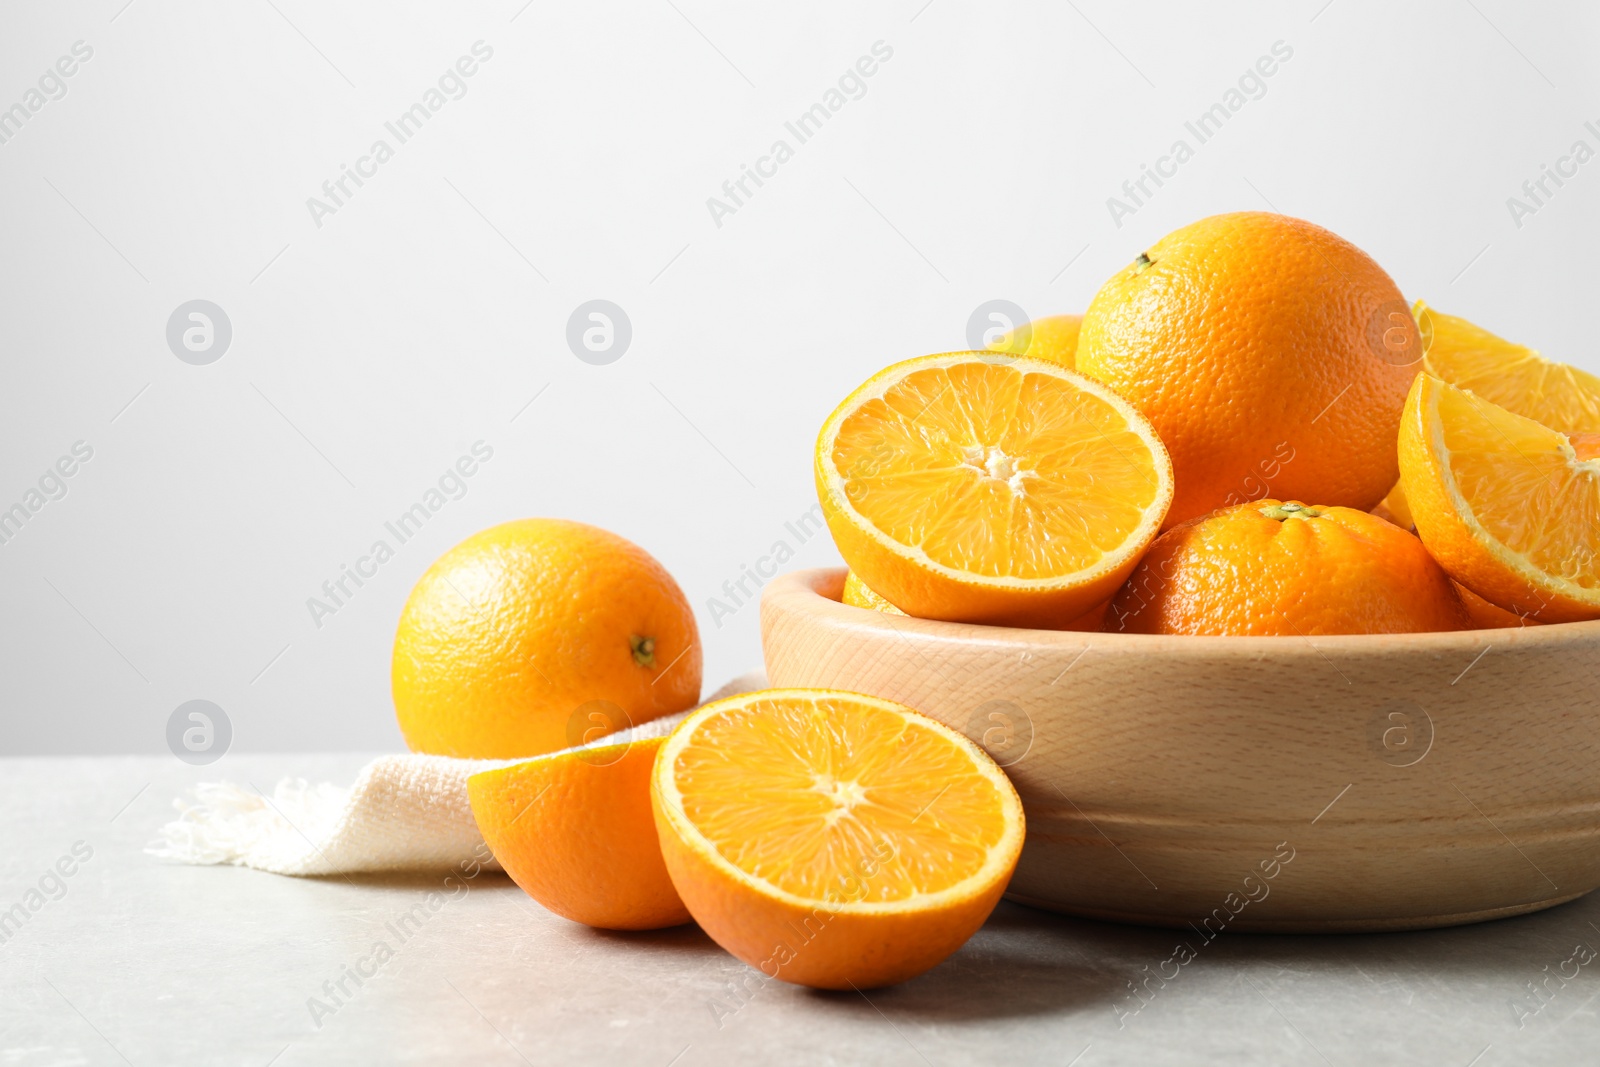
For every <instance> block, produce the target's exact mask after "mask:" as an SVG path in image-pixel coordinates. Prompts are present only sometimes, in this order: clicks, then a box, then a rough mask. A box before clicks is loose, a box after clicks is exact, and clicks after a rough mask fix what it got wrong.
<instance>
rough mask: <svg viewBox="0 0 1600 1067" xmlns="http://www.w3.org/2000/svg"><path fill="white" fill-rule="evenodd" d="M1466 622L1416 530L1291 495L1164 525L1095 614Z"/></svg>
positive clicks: (1142, 628) (1208, 625)
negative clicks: (1108, 605) (1111, 597)
mask: <svg viewBox="0 0 1600 1067" xmlns="http://www.w3.org/2000/svg"><path fill="white" fill-rule="evenodd" d="M1279 515H1281V516H1283V517H1282V518H1279V517H1275V516H1279ZM1302 516H1309V517H1302ZM1473 628H1474V626H1473V624H1472V622H1471V620H1470V619H1469V618H1468V616H1467V612H1466V609H1465V608H1464V607H1463V606H1462V604H1461V598H1460V597H1459V596H1458V595H1457V594H1456V591H1455V586H1454V584H1453V583H1452V582H1451V581H1450V577H1449V575H1447V574H1445V572H1444V570H1443V569H1442V568H1441V567H1440V566H1439V565H1438V564H1437V563H1435V562H1434V560H1433V557H1432V556H1430V555H1428V551H1427V549H1425V548H1423V547H1422V542H1421V541H1419V540H1417V538H1416V537H1414V536H1413V535H1411V534H1409V533H1407V532H1406V531H1404V530H1402V529H1400V528H1399V527H1398V526H1395V525H1393V524H1392V523H1389V522H1386V521H1384V520H1383V519H1380V518H1378V517H1377V516H1376V515H1370V514H1368V513H1367V512H1365V511H1357V510H1355V509H1354V508H1340V507H1328V508H1324V507H1308V506H1307V505H1305V504H1301V503H1300V502H1299V501H1294V500H1291V501H1287V502H1284V501H1277V500H1257V501H1253V502H1251V503H1249V504H1241V505H1239V506H1237V507H1233V508H1228V509H1226V510H1224V511H1219V512H1216V513H1214V514H1211V515H1208V516H1206V517H1204V518H1201V519H1195V520H1193V521H1191V522H1187V523H1185V524H1183V525H1182V526H1178V527H1175V528H1174V529H1171V530H1168V531H1167V532H1166V533H1164V534H1162V535H1161V536H1160V537H1158V538H1156V540H1155V543H1154V544H1152V545H1151V546H1150V551H1149V552H1147V553H1145V557H1144V559H1143V560H1142V561H1141V562H1140V564H1139V567H1138V569H1137V570H1135V571H1134V573H1133V576H1132V577H1131V578H1129V579H1128V584H1127V585H1125V586H1123V587H1122V590H1121V592H1119V593H1118V594H1117V596H1116V599H1115V600H1113V601H1112V602H1111V610H1110V611H1109V612H1107V614H1106V621H1105V624H1104V629H1106V630H1108V631H1123V632H1127V633H1146V634H1221V635H1248V636H1289V637H1293V636H1296V635H1299V636H1311V635H1314V634H1376V633H1427V632H1432V631H1440V630H1464V629H1473Z"/></svg>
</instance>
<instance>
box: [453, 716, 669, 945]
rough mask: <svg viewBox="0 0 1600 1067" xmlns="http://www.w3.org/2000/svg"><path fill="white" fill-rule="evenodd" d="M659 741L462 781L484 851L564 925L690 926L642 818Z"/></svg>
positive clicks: (561, 756)
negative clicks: (497, 861) (489, 853)
mask: <svg viewBox="0 0 1600 1067" xmlns="http://www.w3.org/2000/svg"><path fill="white" fill-rule="evenodd" d="M665 741H666V738H664V737H655V738H648V739H644V740H639V741H632V742H628V743H624V744H616V745H605V746H601V747H596V748H585V749H578V750H569V751H566V752H558V753H554V754H552V755H548V756H541V757H539V758H537V759H531V760H528V761H527V762H525V763H516V764H512V765H511V766H509V767H499V768H496V769H495V770H491V771H483V772H481V773H478V774H474V775H472V776H471V777H469V778H468V779H467V797H468V799H470V800H471V802H472V816H473V818H474V819H476V820H477V822H478V830H479V832H481V833H482V834H483V839H484V841H485V842H486V843H487V844H488V846H489V851H490V852H493V853H494V858H495V859H497V860H499V861H500V866H502V867H504V868H505V869H506V873H507V874H509V875H510V876H511V878H512V880H513V881H515V882H516V883H517V885H519V886H521V887H522V889H523V891H524V892H526V893H527V894H528V895H529V896H530V897H532V898H533V899H534V900H537V901H538V902H539V903H541V904H543V905H544V906H545V907H547V908H549V909H550V910H551V911H553V912H555V913H556V914H557V915H560V916H563V917H564V918H568V919H571V920H572V921H573V922H580V923H585V924H587V925H589V926H598V927H601V928H603V929H607V930H654V929H657V928H659V927H663V926H677V925H679V924H681V923H686V922H688V921H689V912H688V910H687V909H685V908H684V906H683V901H682V900H679V899H678V894H677V891H676V890H674V889H673V888H672V880H671V879H670V878H668V877H667V868H666V864H665V863H664V862H663V861H662V858H661V846H660V845H659V844H658V843H657V841H656V832H655V824H654V817H653V816H652V815H651V811H650V768H651V767H652V766H653V765H654V763H655V758H656V753H657V752H659V751H660V749H661V746H662V744H663V743H664V742H665Z"/></svg>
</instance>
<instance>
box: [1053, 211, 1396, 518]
mask: <svg viewBox="0 0 1600 1067" xmlns="http://www.w3.org/2000/svg"><path fill="white" fill-rule="evenodd" d="M1145 259H1148V264H1147V265H1146V264H1145V263H1144V262H1143V260H1145ZM1421 357H1422V351H1421V341H1420V337H1419V335H1418V332H1417V326H1416V322H1415V321H1414V320H1413V319H1412V318H1411V314H1410V312H1409V309H1408V308H1407V306H1406V303H1405V301H1404V299H1403V298H1402V297H1401V295H1400V290H1399V289H1397V288H1396V287H1395V284H1394V282H1393V280H1391V279H1390V277H1389V275H1388V274H1386V273H1384V271H1383V268H1382V267H1380V266H1378V264H1377V263H1375V262H1373V260H1372V259H1371V257H1369V256H1368V255H1367V254H1366V253H1365V252H1363V251H1361V249H1359V248H1357V247H1356V246H1354V245H1352V244H1350V243H1349V242H1348V241H1345V240H1344V239H1343V238H1341V237H1339V236H1337V235H1335V234H1333V233H1330V232H1329V231H1327V230H1324V229H1322V228H1321V227H1320V226H1315V225H1313V224H1311V223H1309V222H1305V221H1303V220H1301V219H1295V218H1290V217H1288V216H1286V215H1273V214H1267V213H1264V212H1240V213H1237V214H1231V215H1214V216H1212V217H1210V218H1206V219H1201V220H1200V221H1199V222H1196V223H1193V224H1191V225H1189V226H1185V227H1183V228H1182V229H1179V230H1175V231H1173V232H1172V233H1170V234H1168V235H1167V236H1166V237H1163V238H1162V239H1161V240H1160V241H1158V242H1156V244H1155V245H1153V246H1152V247H1151V248H1149V249H1148V250H1147V251H1146V252H1145V254H1144V256H1142V257H1141V259H1140V260H1136V261H1135V262H1134V263H1133V264H1131V265H1129V266H1128V267H1126V268H1124V269H1123V270H1121V271H1119V272H1118V273H1117V274H1116V275H1115V276H1114V277H1113V278H1112V279H1111V280H1110V281H1108V282H1107V283H1106V284H1105V286H1104V287H1102V288H1101V290H1100V292H1099V293H1098V294H1096V296H1095V298H1094V300H1093V301H1092V302H1091V303H1090V305H1089V309H1088V311H1087V312H1086V313H1085V315H1084V319H1083V328H1082V332H1081V333H1080V334H1079V338H1078V353H1077V367H1078V370H1079V371H1080V372H1082V373H1084V374H1087V375H1088V376H1089V377H1091V378H1097V379H1099V380H1100V381H1102V382H1104V383H1105V384H1107V385H1109V386H1110V387H1111V388H1112V389H1115V390H1116V391H1117V392H1118V393H1120V394H1121V395H1122V396H1123V397H1125V398H1126V399H1127V400H1128V401H1129V403H1131V404H1132V405H1133V406H1134V407H1135V408H1137V409H1139V411H1140V412H1141V413H1142V414H1143V415H1144V416H1145V417H1146V418H1148V419H1149V420H1150V422H1151V423H1152V424H1154V426H1155V428H1156V432H1157V433H1158V434H1159V435H1160V437H1161V440H1162V442H1163V443H1164V444H1165V445H1166V446H1167V450H1168V452H1170V453H1171V455H1172V467H1173V473H1174V475H1175V477H1176V479H1177V486H1176V496H1175V498H1174V499H1173V502H1172V507H1171V509H1170V510H1169V511H1168V512H1167V520H1166V526H1167V527H1168V528H1170V527H1172V526H1176V525H1177V524H1178V523H1180V522H1184V521H1187V520H1188V519H1191V518H1195V517H1196V516H1199V515H1204V514H1206V513H1207V512H1209V511H1212V510H1213V509H1216V508H1221V507H1225V506H1229V505H1232V504H1236V503H1241V502H1243V501H1245V500H1248V499H1250V498H1251V497H1252V496H1255V495H1258V494H1260V493H1261V492H1262V489H1261V486H1263V485H1265V486H1266V491H1267V492H1270V493H1271V494H1272V495H1273V496H1275V497H1279V498H1283V499H1294V498H1298V499H1302V500H1318V501H1322V502H1325V503H1327V504H1331V505H1342V506H1347V507H1352V508H1359V509H1361V510H1362V511H1366V510H1368V509H1370V508H1371V507H1372V506H1373V505H1375V504H1377V503H1378V501H1380V500H1382V499H1383V497H1384V495H1385V494H1386V493H1388V492H1389V490H1390V488H1391V487H1393V485H1394V484H1395V481H1396V479H1397V477H1398V475H1399V467H1398V464H1397V461H1396V456H1395V438H1396V435H1397V433H1398V432H1399V428H1400V412H1401V409H1402V408H1403V407H1404V406H1405V398H1406V390H1407V388H1408V387H1409V386H1410V385H1411V379H1412V378H1413V377H1415V375H1416V371H1417V369H1418V365H1419V361H1420V359H1421ZM1284 455H1292V458H1291V459H1288V460H1284V459H1283V458H1282V457H1283V456H1284Z"/></svg>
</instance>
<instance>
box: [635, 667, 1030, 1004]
mask: <svg viewBox="0 0 1600 1067" xmlns="http://www.w3.org/2000/svg"><path fill="white" fill-rule="evenodd" d="M651 798H652V800H653V802H654V805H655V817H656V827H657V829H658V831H659V833H660V838H661V849H662V854H663V855H664V856H665V857H666V861H667V870H668V871H669V872H670V873H671V875H672V882H673V884H674V885H675V886H677V889H678V893H679V895H680V896H682V898H683V901H684V903H685V904H687V905H688V907H689V912H690V914H692V915H693V916H694V918H695V921H696V922H698V923H699V924H700V926H701V927H702V928H703V929H704V930H705V932H706V933H707V934H709V935H711V937H712V939H713V940H715V941H716V942H717V943H718V944H719V945H721V946H722V947H723V948H725V949H727V950H728V951H729V952H731V953H733V954H734V955H735V956H737V957H738V958H739V959H741V960H743V961H744V962H746V963H748V964H750V965H751V966H752V967H756V968H759V969H760V970H761V971H762V973H763V974H765V975H767V976H768V977H769V978H781V979H783V980H784V981H787V982H795V983H798V984H801V985H808V986H814V987H817V988H823V989H849V988H851V987H852V986H853V987H855V988H857V989H863V988H869V987H871V986H878V985H887V984H889V983H892V982H899V981H904V980H905V979H907V978H911V977H912V976H914V975H917V974H920V973H922V972H923V971H925V970H927V969H928V968H930V967H932V966H934V965H935V964H937V963H938V962H939V961H940V960H942V959H944V958H945V957H946V956H948V955H950V953H952V952H954V951H955V950H956V949H957V948H959V947H961V945H962V943H963V942H965V941H966V940H967V938H969V937H970V936H972V934H973V932H974V931H976V930H977V929H978V927H979V926H981V925H983V921H984V919H985V918H987V917H988V915H989V912H990V911H992V910H993V908H994V906H995V903H996V902H997V901H999V899H1000V894H1001V893H1002V892H1004V890H1005V887H1006V883H1007V882H1008V881H1009V880H1010V878H1011V872H1012V870H1013V868H1015V867H1016V863H1017V856H1018V854H1019V853H1020V852H1021V849H1022V837H1023V818H1022V802H1021V801H1020V800H1018V799H1017V793H1016V790H1015V789H1013V788H1012V786H1011V782H1010V781H1009V780H1008V779H1007V778H1006V776H1005V773H1004V772H1003V771H1001V770H1000V768H999V767H997V766H995V764H994V761H993V760H991V759H990V758H989V757H988V755H987V754H985V753H984V751H983V750H982V749H980V748H978V747H977V746H976V745H974V744H973V743H972V742H971V741H969V740H967V739H966V738H965V737H963V736H961V735H960V734H958V733H956V732H955V731H954V730H951V729H949V728H948V727H945V726H943V725H941V724H939V723H936V722H934V721H933V720H932V719H928V718H926V717H924V716H922V715H919V714H918V713H916V712H915V711H912V710H911V709H910V708H908V707H905V706H903V705H901V704H895V703H892V702H890V701H887V700H879V699H877V698H875V697H869V696H862V695H860V694H858V693H843V692H837V691H833V690H825V689H768V690H763V691H761V692H756V693H747V694H745V695H743V696H737V697H731V698H729V699H727V700H719V701H716V702H714V703H711V704H708V705H706V706H705V707H704V708H702V709H700V710H699V711H697V712H695V713H694V714H692V715H690V716H689V718H687V719H685V720H684V721H683V723H682V724H681V725H679V727H678V728H677V729H676V730H675V731H673V734H672V736H671V738H669V739H668V741H667V743H666V746H665V747H664V748H662V750H661V754H660V755H659V756H658V757H657V759H656V766H655V773H654V776H653V778H652V782H651Z"/></svg>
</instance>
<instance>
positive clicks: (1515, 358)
mask: <svg viewBox="0 0 1600 1067" xmlns="http://www.w3.org/2000/svg"><path fill="white" fill-rule="evenodd" d="M1411 314H1412V316H1413V317H1415V318H1416V320H1417V326H1418V328H1419V329H1420V330H1421V332H1422V344H1423V352H1424V356H1423V364H1422V365H1423V369H1424V370H1426V371H1427V372H1428V373H1429V374H1431V375H1433V376H1434V377H1435V378H1439V379H1442V380H1443V381H1446V382H1449V383H1450V384H1451V385H1454V386H1456V387H1457V388H1460V389H1470V390H1472V392H1473V393H1475V394H1476V395H1478V396H1480V397H1482V398H1483V399H1484V400H1487V401H1489V403H1491V404H1497V405H1499V406H1500V407H1503V408H1505V409H1506V410H1507V411H1510V412H1512V413H1513V414H1517V415H1521V416H1523V417H1525V418H1529V419H1533V420H1534V421H1535V422H1541V423H1543V424H1544V425H1546V426H1548V427H1550V428H1551V429H1553V430H1560V431H1561V432H1562V433H1574V432H1580V433H1581V432H1589V433H1595V432H1600V378H1596V377H1595V376H1594V375H1592V374H1589V373H1587V372H1585V371H1582V370H1579V369H1578V368H1577V367H1573V366H1569V365H1568V364H1566V363H1557V362H1555V361H1554V360H1549V359H1545V358H1544V357H1543V356H1541V355H1540V354H1539V353H1538V352H1537V351H1536V350H1534V349H1532V348H1528V347H1527V346H1525V345H1519V344H1515V343H1514V342H1511V341H1507V340H1505V339H1504V338H1502V337H1496V336H1495V335H1494V334H1492V333H1490V332H1489V331H1488V330H1485V329H1483V328H1482V327H1481V326H1475V325H1473V324H1472V323H1470V322H1468V321H1467V320H1466V319H1463V318H1461V317H1459V316H1456V315H1446V314H1444V313H1443V312H1442V311H1437V310H1435V309H1434V308H1430V307H1429V306H1428V305H1427V304H1424V303H1423V302H1422V301H1420V300H1418V301H1417V302H1416V305H1415V306H1414V307H1412V309H1411Z"/></svg>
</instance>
